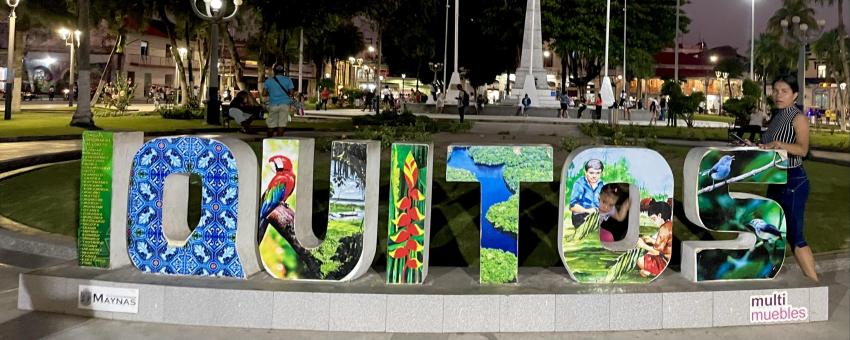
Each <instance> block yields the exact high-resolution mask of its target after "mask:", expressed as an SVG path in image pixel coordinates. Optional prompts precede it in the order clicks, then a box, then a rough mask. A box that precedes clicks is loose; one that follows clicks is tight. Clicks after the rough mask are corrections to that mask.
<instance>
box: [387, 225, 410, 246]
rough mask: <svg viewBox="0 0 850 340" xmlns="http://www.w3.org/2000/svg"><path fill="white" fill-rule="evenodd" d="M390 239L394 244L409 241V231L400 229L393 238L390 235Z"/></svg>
mask: <svg viewBox="0 0 850 340" xmlns="http://www.w3.org/2000/svg"><path fill="white" fill-rule="evenodd" d="M390 239H391V240H393V242H395V243H402V242H404V241H407V240H409V239H410V230H409V229H408V228H405V229H402V230H401V231H399V232H398V234H396V235H395V237H393V236H392V235H390Z"/></svg>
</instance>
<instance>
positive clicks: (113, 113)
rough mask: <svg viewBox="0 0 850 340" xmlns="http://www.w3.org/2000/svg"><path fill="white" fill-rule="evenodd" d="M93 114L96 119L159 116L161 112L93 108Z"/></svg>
mask: <svg viewBox="0 0 850 340" xmlns="http://www.w3.org/2000/svg"><path fill="white" fill-rule="evenodd" d="M91 111H92V114H93V115H94V116H95V117H144V116H158V115H159V112H157V111H124V112H121V111H118V110H116V109H109V108H105V107H97V106H95V107H92V108H91Z"/></svg>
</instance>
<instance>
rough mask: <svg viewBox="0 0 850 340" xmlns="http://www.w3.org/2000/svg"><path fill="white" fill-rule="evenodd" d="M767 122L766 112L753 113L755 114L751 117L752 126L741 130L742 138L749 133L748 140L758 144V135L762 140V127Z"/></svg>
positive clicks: (749, 125)
mask: <svg viewBox="0 0 850 340" xmlns="http://www.w3.org/2000/svg"><path fill="white" fill-rule="evenodd" d="M766 120H767V115H765V114H764V112H762V111H756V112H753V114H751V115H750V124H748V125H747V126H744V127H742V128H741V138H744V134H745V133H747V132H749V133H750V138H747V139H748V140H749V141H750V142H753V143H755V142H756V135H758V137H759V139H761V133H762V127H763V126H764V122H765V121H766Z"/></svg>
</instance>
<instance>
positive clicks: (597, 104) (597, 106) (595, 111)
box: [593, 94, 602, 119]
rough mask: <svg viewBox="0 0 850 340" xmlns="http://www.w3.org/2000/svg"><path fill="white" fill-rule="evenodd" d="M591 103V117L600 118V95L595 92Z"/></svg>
mask: <svg viewBox="0 0 850 340" xmlns="http://www.w3.org/2000/svg"><path fill="white" fill-rule="evenodd" d="M593 104H594V108H593V119H602V96H600V95H598V94H597V95H596V101H595V102H594V103H593Z"/></svg>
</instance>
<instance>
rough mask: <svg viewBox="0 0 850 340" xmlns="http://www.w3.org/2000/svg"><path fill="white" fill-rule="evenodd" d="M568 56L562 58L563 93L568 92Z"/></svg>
mask: <svg viewBox="0 0 850 340" xmlns="http://www.w3.org/2000/svg"><path fill="white" fill-rule="evenodd" d="M567 79H568V78H567V57H566V56H563V57H562V58H561V93H560V94H563V93H564V92H567Z"/></svg>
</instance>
